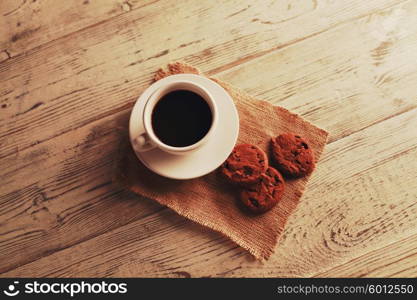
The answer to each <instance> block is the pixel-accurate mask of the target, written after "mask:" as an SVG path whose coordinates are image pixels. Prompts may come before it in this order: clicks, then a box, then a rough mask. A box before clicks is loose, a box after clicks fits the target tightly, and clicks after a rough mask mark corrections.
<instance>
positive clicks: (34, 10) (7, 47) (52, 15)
mask: <svg viewBox="0 0 417 300" xmlns="http://www.w3.org/2000/svg"><path fill="white" fill-rule="evenodd" d="M155 1H157V0H129V1H124V0H100V1H96V0H69V1H63V2H62V3H60V4H59V5H56V1H54V0H3V1H2V2H1V5H0V8H1V9H0V14H1V25H2V27H3V28H4V29H3V30H2V31H1V35H0V51H7V52H8V53H9V55H10V56H16V55H19V54H21V53H24V52H26V51H28V50H31V49H33V48H36V47H38V46H40V45H42V44H45V43H48V42H50V41H53V40H56V39H58V38H60V37H62V36H65V35H68V34H71V33H73V32H75V31H77V30H81V29H83V28H85V27H90V26H94V25H95V24H98V23H102V22H105V21H106V20H109V19H111V18H113V17H116V16H120V15H122V14H124V13H127V12H129V11H131V10H133V9H137V8H140V7H143V6H146V5H149V4H150V3H153V2H155Z"/></svg>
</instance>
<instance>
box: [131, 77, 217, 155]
mask: <svg viewBox="0 0 417 300" xmlns="http://www.w3.org/2000/svg"><path fill="white" fill-rule="evenodd" d="M176 90H188V91H191V92H193V93H196V94H197V95H199V96H200V97H202V98H203V99H204V100H205V101H206V102H207V104H208V106H209V107H210V110H211V115H212V123H211V127H210V129H209V130H208V132H207V134H206V135H205V136H204V137H203V138H202V139H200V140H199V141H197V142H196V143H194V144H192V145H189V146H185V147H175V146H170V145H167V144H165V143H163V142H162V141H161V140H160V139H159V138H158V137H157V135H156V134H155V132H154V129H153V127H152V112H153V110H154V108H155V105H156V104H157V103H158V101H159V100H161V99H162V98H163V97H164V96H165V95H167V94H168V93H170V92H173V91H176ZM145 101H146V103H145V106H144V109H143V115H137V113H136V115H134V113H135V111H134V112H132V116H131V119H130V122H143V131H141V132H135V133H134V136H131V141H132V146H133V148H134V150H135V151H136V152H145V151H149V150H151V149H154V148H155V147H158V148H159V149H161V150H162V151H165V152H167V153H171V154H176V155H184V154H189V153H191V152H193V151H195V150H197V149H198V148H200V147H201V146H202V145H204V144H205V143H206V142H207V141H208V140H209V139H210V138H211V137H212V135H213V132H214V130H215V128H216V126H217V119H218V111H217V107H216V102H215V101H214V99H213V97H212V95H211V94H210V92H209V91H207V90H206V89H205V88H204V87H202V86H201V85H199V84H198V83H196V82H193V81H192V80H178V81H174V82H170V83H169V84H166V85H163V86H161V87H159V88H158V89H157V90H155V92H154V93H152V94H151V95H150V97H149V98H148V99H146V100H145ZM131 134H132V133H131Z"/></svg>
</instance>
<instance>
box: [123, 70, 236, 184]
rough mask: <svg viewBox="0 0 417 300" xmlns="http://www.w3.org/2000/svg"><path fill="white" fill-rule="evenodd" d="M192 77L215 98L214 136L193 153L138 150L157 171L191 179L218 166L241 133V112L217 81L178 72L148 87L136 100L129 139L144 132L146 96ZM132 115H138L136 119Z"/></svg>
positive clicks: (141, 158) (166, 175)
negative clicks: (143, 116)
mask: <svg viewBox="0 0 417 300" xmlns="http://www.w3.org/2000/svg"><path fill="white" fill-rule="evenodd" d="M178 79H183V80H190V81H191V80H192V81H193V82H196V83H198V84H200V85H202V86H203V87H204V88H206V89H207V90H208V91H210V94H211V95H212V96H213V98H214V100H215V101H216V105H217V109H218V112H219V114H218V123H217V127H216V128H215V131H214V132H213V135H212V137H211V138H210V139H209V140H208V141H207V143H206V144H204V145H202V146H201V147H200V148H199V149H197V150H196V151H195V152H192V153H191V154H185V155H173V154H169V153H166V152H164V151H162V150H160V149H158V148H154V149H152V150H149V151H146V152H135V153H136V156H137V157H138V158H139V160H140V161H141V162H142V163H143V164H144V165H145V166H146V167H148V168H149V169H150V170H152V171H154V172H155V173H157V174H159V175H161V176H164V177H168V178H172V179H191V178H196V177H200V176H203V175H206V174H208V173H210V172H211V171H213V170H215V169H216V168H217V167H219V166H220V165H221V164H222V163H223V162H224V161H225V160H226V159H227V157H228V156H229V154H230V153H231V152H232V150H233V147H234V146H235V144H236V141H237V137H238V135H239V115H238V113H237V110H236V107H235V104H234V102H233V99H232V98H231V97H230V95H229V94H228V93H227V92H226V91H225V90H224V89H223V88H222V87H221V86H220V85H218V84H217V83H215V82H214V81H212V80H210V79H208V78H206V77H203V76H199V75H194V74H178V75H172V76H168V77H166V78H164V79H161V80H159V81H157V82H155V83H154V84H152V85H151V86H150V87H149V88H147V89H146V90H145V91H144V92H143V94H142V95H141V96H140V97H139V99H138V100H137V101H136V103H135V106H134V107H133V110H132V113H131V119H130V123H129V131H130V141H131V142H132V137H135V136H137V135H138V134H139V133H140V132H143V131H144V129H143V121H142V120H141V119H139V118H138V117H137V116H142V115H143V109H144V105H145V103H146V99H148V98H149V96H150V95H152V93H153V92H154V91H155V90H156V89H158V88H159V87H161V86H162V85H165V84H168V83H171V82H172V81H174V80H178ZM132 116H135V119H133V117H132Z"/></svg>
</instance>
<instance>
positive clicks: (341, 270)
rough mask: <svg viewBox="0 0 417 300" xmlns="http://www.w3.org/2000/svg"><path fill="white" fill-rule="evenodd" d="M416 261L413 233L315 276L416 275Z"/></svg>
mask: <svg viewBox="0 0 417 300" xmlns="http://www.w3.org/2000/svg"><path fill="white" fill-rule="evenodd" d="M416 261H417V235H416V234H413V235H411V236H409V237H406V238H404V239H400V240H397V241H395V242H393V243H392V244H389V245H387V246H385V247H382V248H379V249H377V250H374V251H371V252H368V253H366V254H364V255H363V256H359V257H356V258H354V259H353V260H351V261H348V262H346V263H344V264H342V265H340V266H336V267H334V268H332V269H330V270H327V271H326V272H323V273H319V274H316V275H315V276H317V277H398V278H403V277H415V276H416V268H417V266H416Z"/></svg>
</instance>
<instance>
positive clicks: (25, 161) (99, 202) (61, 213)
mask: <svg viewBox="0 0 417 300" xmlns="http://www.w3.org/2000/svg"><path fill="white" fill-rule="evenodd" d="M405 8H407V10H408V11H411V12H412V7H405ZM388 12H392V11H391V10H388ZM387 16H389V14H387ZM402 19H403V20H406V18H402ZM376 20H379V19H378V18H376ZM379 21H380V20H379ZM374 25H375V23H369V22H366V23H364V22H363V20H362V19H359V20H357V21H355V22H354V23H353V24H347V25H346V26H342V27H340V28H339V29H338V31H339V30H340V31H339V33H340V36H342V37H343V35H344V34H345V33H346V32H347V31H348V28H349V27H351V26H355V27H356V26H362V27H360V28H361V29H362V30H363V31H366V30H367V26H374ZM323 36H324V37H323V38H322V39H321V38H320V39H318V38H319V36H318V37H316V38H314V39H310V40H306V41H304V42H302V43H299V44H298V46H293V47H290V48H286V49H283V50H282V51H279V52H277V53H275V54H271V55H270V56H266V57H263V58H260V59H257V60H254V61H252V62H250V63H247V64H244V65H242V66H241V67H238V68H235V69H233V70H232V71H230V72H223V73H221V74H220V77H221V78H222V79H224V80H229V81H231V82H233V83H235V84H236V85H237V86H242V87H244V86H248V90H249V91H250V89H251V86H250V85H248V82H247V81H242V85H240V84H239V80H240V79H244V77H242V76H240V75H239V74H240V72H238V71H237V70H238V69H239V68H240V69H241V72H243V73H245V74H246V75H247V76H248V77H250V78H253V77H254V75H257V74H258V71H259V69H264V70H270V73H269V76H267V77H265V81H267V82H268V83H267V84H265V86H264V91H267V93H270V94H268V96H271V95H273V94H272V93H273V92H275V93H277V96H276V98H278V99H279V95H280V94H279V93H280V89H275V88H274V89H272V92H270V91H268V87H269V89H270V87H274V86H275V85H276V84H278V85H282V84H284V82H285V81H287V82H288V80H289V79H288V78H285V77H283V78H282V80H283V81H279V80H277V78H281V77H280V76H278V75H276V74H275V72H278V73H277V74H280V72H282V71H281V68H273V69H271V68H270V66H271V61H274V60H275V61H276V63H280V61H279V56H281V55H284V57H288V56H289V54H286V51H290V52H291V53H292V55H294V56H296V53H297V52H298V53H304V52H305V51H306V49H315V48H316V47H319V46H320V45H322V44H323V43H326V45H332V43H333V42H334V43H335V44H339V45H340V48H342V49H343V44H342V41H341V40H338V39H336V36H337V35H335V33H334V32H333V31H329V32H327V33H325V34H324V35H323ZM410 36H412V35H410ZM326 37H327V38H326ZM363 37H364V38H363V39H359V40H358V39H356V43H357V45H360V46H361V47H362V49H364V51H365V52H366V51H371V49H373V47H374V44H373V42H374V41H373V39H369V38H368V37H367V36H366V35H363ZM316 39H318V40H317V41H316ZM330 41H331V42H330ZM412 41H413V40H412V39H411V38H410V37H409V36H408V35H406V36H405V37H404V39H402V40H399V41H398V43H401V44H400V45H401V47H403V48H404V47H405V46H407V45H409V44H410V45H413V43H412ZM294 47H297V48H298V51H295V49H294ZM398 47H399V46H398ZM332 49H333V48H332ZM342 49H334V51H335V52H338V51H340V52H342ZM409 52H410V51H408V52H406V55H409ZM392 53H393V55H394V57H392V59H393V60H394V59H396V57H397V59H399V60H402V59H404V58H403V56H404V55H405V54H404V53H403V52H401V51H394V52H392ZM314 54H315V55H318V54H317V53H314ZM354 54H355V53H354ZM323 55H324V56H322V57H323V58H325V57H327V55H328V53H327V52H325V51H323ZM271 57H275V58H274V59H272V60H271ZM296 57H297V58H299V60H301V61H304V62H305V66H304V69H305V70H306V72H307V74H309V78H310V79H306V78H304V77H302V78H301V79H299V81H298V83H297V82H294V83H292V84H294V85H295V86H298V87H300V88H301V87H303V86H304V84H305V81H306V80H307V81H310V80H314V78H316V77H319V78H320V77H322V76H323V73H322V72H323V71H321V69H319V72H317V73H314V72H313V70H314V69H317V65H316V64H315V63H311V62H310V61H309V60H306V59H302V58H303V57H302V56H301V55H300V54H299V55H298V56H296ZM315 57H317V59H319V58H320V56H315ZM299 60H298V59H297V60H295V61H291V60H289V61H288V64H287V70H288V72H289V73H291V72H292V71H291V70H292V69H293V68H294V70H297V69H298V68H302V67H301V66H299V64H298V61H299ZM345 60H349V57H343V60H342V63H343V64H344V67H346V68H347V66H346V65H345V63H344V61H345ZM283 61H284V62H286V60H283ZM350 61H353V62H354V61H355V60H354V59H350ZM338 64H340V62H339V60H337V59H336V58H334V59H333V60H330V61H329V64H328V65H327V67H328V68H324V70H327V69H330V70H333V71H334V72H335V73H334V75H335V76H336V75H337V76H338V78H339V81H335V87H337V84H343V83H344V80H343V76H346V77H347V78H349V76H350V73H349V72H342V73H340V75H338V73H336V71H337V70H338V68H339V67H338ZM333 65H335V66H333ZM251 66H252V67H251ZM259 66H263V67H259ZM258 67H259V68H258ZM356 67H357V68H360V65H357V66H356ZM375 68H377V66H375ZM251 69H252V70H254V73H253V74H249V73H248V71H249V70H251ZM326 72H327V71H326ZM369 72H377V70H375V69H371V70H370V71H369ZM295 73H297V72H295ZM410 73H411V75H410ZM231 74H235V76H236V79H235V77H234V76H232V75H231ZM396 74H397V73H396V72H393V76H394V80H392V81H390V82H387V83H385V85H384V87H385V89H387V90H395V89H401V88H407V87H403V86H401V85H399V83H401V82H405V83H407V82H409V81H411V79H410V76H412V72H411V71H410V70H408V69H407V70H406V72H403V71H401V72H398V78H397V77H395V76H396ZM326 76H328V77H332V76H331V74H326ZM369 76H370V75H369ZM370 77H372V76H370ZM361 79H362V80H365V79H366V77H363V78H361ZM369 84H373V83H372V82H369ZM364 86H366V85H365V84H364V85H361V87H364ZM309 88H311V89H315V90H316V91H317V87H316V86H315V85H310V86H307V87H306V88H305V89H306V90H308V89H309ZM264 91H263V90H257V91H255V90H254V91H252V92H253V94H255V95H258V96H260V97H263V92H264ZM323 91H325V92H323V97H324V99H327V101H328V103H323V106H324V107H330V106H331V105H332V103H334V97H333V94H332V93H331V92H332V91H331V90H330V89H323ZM345 92H347V91H345ZM326 93H328V94H326ZM366 95H367V94H365V96H366ZM347 96H349V94H347ZM271 97H273V98H274V96H271ZM348 99H349V98H348ZM302 100H303V99H299V100H298V101H302ZM412 100H413V99H412V98H410V96H407V97H405V98H404V103H405V108H406V109H410V107H411V108H412V107H413V106H412V105H411V104H410V103H413V101H412ZM380 101H384V102H383V103H384V105H388V106H389V107H390V108H391V110H388V111H386V112H385V115H380V114H370V113H369V112H370V111H372V110H375V111H378V109H380V104H381V103H380V102H375V101H371V102H370V101H368V99H367V97H363V98H362V97H358V99H357V102H356V104H355V105H347V106H346V107H344V106H343V107H341V106H340V105H339V106H337V105H336V107H337V108H339V109H340V110H341V111H342V112H343V114H342V115H340V116H339V115H338V112H339V111H338V110H336V111H335V112H334V114H332V116H337V117H330V115H329V113H328V111H327V110H320V109H319V110H317V111H316V112H315V114H316V115H315V117H316V118H317V119H318V120H327V122H328V123H325V122H324V121H323V123H322V124H321V125H322V126H324V127H326V128H328V129H330V130H331V132H334V134H333V135H332V139H333V140H336V139H338V138H340V137H343V136H345V135H346V134H347V133H348V130H349V128H350V130H351V132H354V131H357V130H359V129H361V127H360V126H362V128H363V127H367V126H369V125H371V124H373V123H375V122H379V121H381V120H382V119H383V118H388V117H389V116H392V115H396V114H398V113H401V112H402V111H404V107H398V108H397V109H396V107H397V106H395V105H390V102H389V99H388V98H387V99H383V100H380ZM300 103H301V102H300ZM305 105H311V103H310V102H306V101H305ZM349 107H350V109H351V110H350V111H349V110H348V109H349ZM372 108H373V109H372ZM294 110H295V111H296V112H303V110H304V111H308V110H309V109H305V108H304V106H302V105H300V106H299V107H294ZM320 112H321V113H322V115H321V116H320ZM361 112H362V114H361ZM352 115H356V116H357V119H359V120H364V121H362V123H361V125H360V126H357V125H356V124H354V123H351V122H350V120H351V116H352ZM305 116H306V117H307V118H308V119H310V118H311V114H308V113H305ZM127 117H128V110H126V111H122V112H120V113H117V114H115V115H112V116H109V117H106V118H104V119H102V120H98V121H96V122H93V123H90V124H89V125H87V126H84V127H82V128H79V129H77V130H73V131H70V132H67V133H66V134H64V135H61V136H58V137H56V138H54V139H52V140H49V141H48V142H47V143H43V144H42V143H41V144H38V145H36V146H34V147H32V148H29V149H27V150H24V151H20V152H19V153H16V154H15V155H12V156H9V157H6V158H3V159H1V160H0V164H1V165H2V166H5V167H4V168H3V169H2V170H1V171H0V172H1V173H0V174H1V178H2V180H3V182H4V183H5V184H4V185H3V186H2V188H1V189H2V194H4V196H3V197H2V200H3V201H0V202H1V203H2V204H0V205H1V210H0V211H2V212H5V215H4V216H2V218H4V219H2V220H9V219H11V218H13V219H14V220H15V221H14V223H10V222H2V225H1V227H0V228H1V230H2V232H8V233H7V240H9V241H13V240H15V241H14V246H13V247H14V248H13V249H14V250H17V249H20V251H21V253H22V255H20V256H14V257H13V258H11V259H7V260H3V262H4V264H3V265H1V270H3V271H6V270H9V269H11V268H13V267H14V266H16V265H19V264H24V263H27V262H30V261H32V260H34V259H37V258H39V257H41V256H43V255H46V254H48V253H51V252H53V251H57V250H59V249H63V248H66V247H70V246H71V245H73V244H75V243H78V242H80V241H83V240H85V239H88V238H91V237H94V236H96V235H98V234H101V233H103V232H105V231H107V230H110V229H114V228H117V226H120V225H124V224H127V223H128V222H131V221H133V220H137V219H138V218H141V217H142V213H143V214H144V215H146V214H151V213H154V212H155V211H157V210H158V209H160V207H159V206H157V205H153V204H152V202H143V201H139V203H137V202H136V201H135V200H134V198H130V196H126V195H123V194H121V195H119V194H118V193H120V189H118V188H117V187H116V186H114V185H113V184H110V183H109V182H110V180H111V177H112V174H113V170H112V163H113V160H114V157H115V156H116V154H117V151H118V147H119V141H121V140H123V139H124V137H123V136H125V134H126V132H122V133H120V132H119V131H118V130H117V128H119V127H121V128H126V123H127ZM367 117H368V118H367ZM335 119H338V120H339V122H338V123H335V124H334V120H335ZM333 124H334V125H333ZM342 124H349V128H348V130H346V129H345V127H343V126H342ZM39 169H43V170H48V171H47V172H42V173H39V172H38V170H39ZM34 174H36V176H34ZM112 195H113V196H112ZM109 197H110V199H111V200H110V201H109V200H107V199H108V198H109ZM124 197H128V200H127V201H125V200H123V198H124ZM33 199H40V201H38V202H39V203H41V205H39V204H37V203H38V202H36V201H33ZM44 207H46V208H47V209H48V210H49V213H47V214H45V212H46V209H44ZM39 208H43V209H39ZM138 211H139V212H140V213H138ZM142 211H143V212H142ZM33 212H35V213H34V215H35V216H36V215H37V214H39V212H40V213H44V214H43V215H44V216H47V218H46V220H49V222H41V221H36V220H35V218H34V217H33V216H32V213H33ZM117 215H120V216H123V217H122V218H117V222H115V221H114V219H115V216H117ZM39 216H42V215H39ZM97 216H100V218H99V221H98V218H97ZM37 218H38V220H39V219H40V220H42V218H39V217H37ZM58 220H61V222H60V223H59V222H58ZM34 225H35V226H34ZM56 229H60V230H56ZM40 230H43V231H41V232H40ZM4 237H5V238H6V235H4ZM31 243H36V245H37V246H36V249H34V248H29V247H30V245H31ZM7 245H8V244H7ZM5 246H6V245H5ZM0 247H1V244H0ZM4 249H5V250H8V249H11V248H4ZM25 249H28V250H25ZM29 249H30V251H29ZM0 253H6V254H7V253H8V252H7V251H0Z"/></svg>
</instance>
